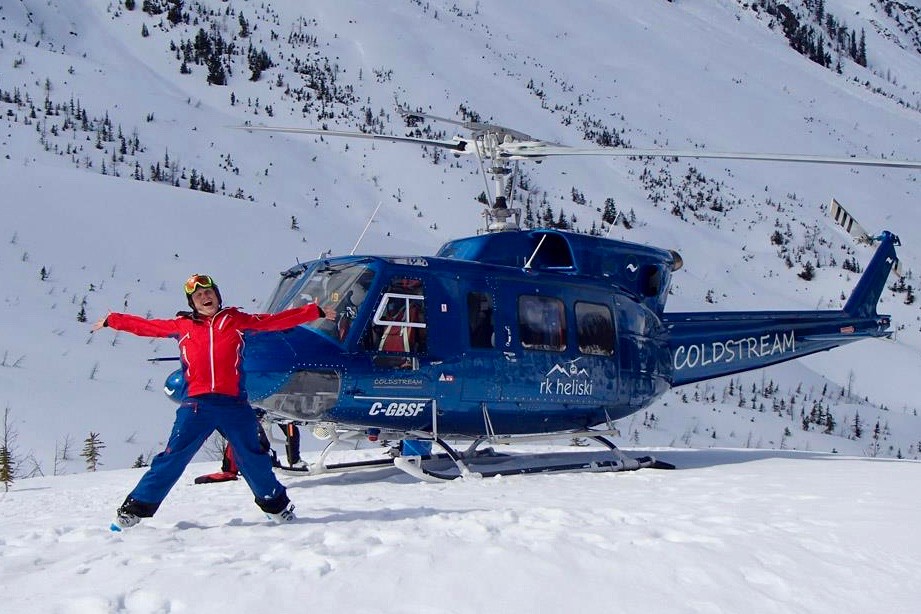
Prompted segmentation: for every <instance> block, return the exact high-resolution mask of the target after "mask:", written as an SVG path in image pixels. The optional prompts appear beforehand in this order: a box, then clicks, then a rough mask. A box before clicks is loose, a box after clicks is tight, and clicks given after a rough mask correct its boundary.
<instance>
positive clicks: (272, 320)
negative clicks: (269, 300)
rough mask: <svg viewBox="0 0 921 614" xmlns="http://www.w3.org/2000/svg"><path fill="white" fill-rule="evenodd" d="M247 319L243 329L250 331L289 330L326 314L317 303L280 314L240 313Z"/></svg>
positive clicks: (280, 312)
mask: <svg viewBox="0 0 921 614" xmlns="http://www.w3.org/2000/svg"><path fill="white" fill-rule="evenodd" d="M240 315H241V316H243V317H244V318H245V320H244V323H243V326H241V327H240V328H242V329H243V330H250V331H272V330H287V329H289V328H294V327H295V326H297V325H298V324H304V323H306V322H312V321H313V320H316V319H317V318H321V317H323V316H324V315H325V314H324V313H323V310H322V309H320V307H319V305H317V304H316V303H308V304H307V305H302V306H300V307H295V308H294V309H286V310H284V311H279V312H278V313H259V314H248V313H242V312H241V313H240Z"/></svg>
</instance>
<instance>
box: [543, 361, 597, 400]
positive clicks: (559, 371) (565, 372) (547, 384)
mask: <svg viewBox="0 0 921 614" xmlns="http://www.w3.org/2000/svg"><path fill="white" fill-rule="evenodd" d="M579 360H581V358H576V359H575V360H570V361H569V362H567V363H563V364H562V365H561V364H559V363H557V364H555V365H553V368H552V369H550V370H549V371H547V374H546V375H545V376H544V379H543V381H541V383H540V394H542V395H543V394H551V395H561V396H570V397H572V396H588V395H591V394H592V380H591V379H589V376H588V371H587V370H585V369H584V368H580V367H579V365H577V364H576V363H577V362H579Z"/></svg>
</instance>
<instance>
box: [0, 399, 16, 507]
mask: <svg viewBox="0 0 921 614" xmlns="http://www.w3.org/2000/svg"><path fill="white" fill-rule="evenodd" d="M15 439H16V432H15V431H14V430H13V426H12V425H11V424H10V408H9V407H7V408H6V409H5V410H4V411H3V431H2V432H0V482H2V483H3V490H4V492H8V491H9V490H10V486H11V485H12V484H13V480H14V479H15V477H16V458H15V454H14V453H13V442H14V441H15Z"/></svg>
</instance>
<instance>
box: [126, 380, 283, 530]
mask: <svg viewBox="0 0 921 614" xmlns="http://www.w3.org/2000/svg"><path fill="white" fill-rule="evenodd" d="M215 430H217V431H219V432H220V433H221V434H222V435H223V436H224V437H225V438H226V439H227V441H229V442H230V445H231V446H233V451H234V455H235V458H236V461H237V466H238V467H239V469H240V473H242V474H243V479H245V480H246V483H247V484H248V485H249V487H250V490H252V491H253V495H255V497H256V505H258V506H259V507H260V508H261V509H262V510H263V511H265V512H268V513H270V514H277V513H278V512H280V511H282V510H283V509H285V507H287V505H288V503H289V500H288V496H287V493H286V492H285V487H284V486H282V485H281V483H279V481H278V480H277V479H276V478H275V474H274V473H273V472H272V458H271V456H270V455H269V454H268V453H267V452H266V451H265V450H264V449H263V447H262V445H261V444H260V442H259V423H258V421H257V419H256V414H255V412H254V411H253V408H252V407H251V406H250V405H249V403H247V402H246V400H245V399H241V398H238V397H230V396H226V395H221V394H205V395H199V396H195V397H188V398H187V399H186V400H185V401H183V403H182V404H181V405H180V406H179V409H178V410H176V422H175V423H174V424H173V431H172V433H171V434H170V438H169V441H168V442H167V444H166V449H165V450H164V451H163V452H160V453H159V454H157V455H156V456H155V457H154V459H153V461H151V463H150V469H148V470H147V473H145V474H144V476H143V477H142V478H141V481H140V482H138V485H137V486H135V488H134V490H133V491H131V494H130V495H128V498H127V499H126V500H125V504H124V505H123V508H124V509H126V510H127V511H130V512H131V513H134V514H137V515H138V516H141V517H149V516H153V514H154V512H156V511H157V508H158V507H160V503H162V502H163V499H165V498H166V495H167V493H169V491H170V489H171V488H172V487H173V486H174V485H175V484H176V482H177V481H178V480H179V477H180V476H181V475H182V472H183V471H184V470H185V468H186V466H187V465H188V464H189V461H191V460H192V457H193V456H195V453H196V452H198V450H199V449H200V448H201V446H202V444H204V443H205V440H207V439H208V437H209V436H210V435H211V433H213V432H214V431H215Z"/></svg>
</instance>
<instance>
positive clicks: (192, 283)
mask: <svg viewBox="0 0 921 614" xmlns="http://www.w3.org/2000/svg"><path fill="white" fill-rule="evenodd" d="M183 287H184V288H185V293H186V294H192V293H193V292H195V290H197V289H198V288H213V287H214V280H213V279H211V278H210V277H209V276H208V275H197V274H196V275H192V276H191V277H189V278H188V279H187V280H186V282H185V286H183Z"/></svg>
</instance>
